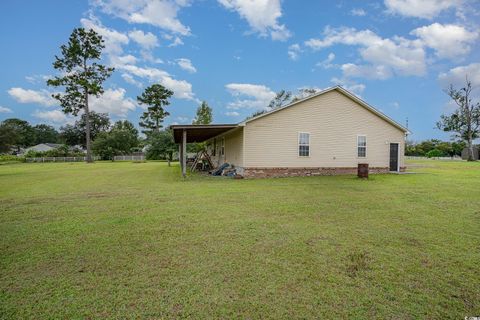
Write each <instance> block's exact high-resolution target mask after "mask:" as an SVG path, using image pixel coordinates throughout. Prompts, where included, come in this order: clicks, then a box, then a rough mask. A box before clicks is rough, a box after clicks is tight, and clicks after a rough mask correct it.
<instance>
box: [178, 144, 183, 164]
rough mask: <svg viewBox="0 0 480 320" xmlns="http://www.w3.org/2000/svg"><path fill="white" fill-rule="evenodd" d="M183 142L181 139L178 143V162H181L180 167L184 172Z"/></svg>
mask: <svg viewBox="0 0 480 320" xmlns="http://www.w3.org/2000/svg"><path fill="white" fill-rule="evenodd" d="M182 159H183V158H182V142H181V141H180V143H179V144H178V162H179V163H180V169H181V170H182V172H183V169H182V165H183V163H182Z"/></svg>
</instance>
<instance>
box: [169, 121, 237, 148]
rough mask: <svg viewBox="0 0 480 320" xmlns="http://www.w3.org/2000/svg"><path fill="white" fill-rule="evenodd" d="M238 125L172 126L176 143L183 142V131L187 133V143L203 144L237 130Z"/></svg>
mask: <svg viewBox="0 0 480 320" xmlns="http://www.w3.org/2000/svg"><path fill="white" fill-rule="evenodd" d="M238 126H239V125H238V124H186V125H183V124H176V125H171V126H170V128H171V129H172V131H173V138H174V140H175V143H181V142H182V133H183V130H186V131H187V143H190V142H203V141H206V140H208V139H210V138H213V137H215V136H218V135H219V134H222V133H224V132H227V131H229V130H232V129H234V128H237V127H238Z"/></svg>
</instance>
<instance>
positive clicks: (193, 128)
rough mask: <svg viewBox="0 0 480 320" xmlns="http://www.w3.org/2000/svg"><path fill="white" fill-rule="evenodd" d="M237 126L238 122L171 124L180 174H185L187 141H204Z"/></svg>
mask: <svg viewBox="0 0 480 320" xmlns="http://www.w3.org/2000/svg"><path fill="white" fill-rule="evenodd" d="M236 127H238V124H187V125H181V124H178V125H171V126H170V129H172V131H173V139H174V141H175V143H177V144H178V158H179V160H180V166H181V168H182V176H183V177H185V175H186V174H187V143H191V142H204V141H207V140H209V139H211V138H213V137H216V136H218V135H220V134H222V133H224V132H227V131H229V130H232V129H234V128H236Z"/></svg>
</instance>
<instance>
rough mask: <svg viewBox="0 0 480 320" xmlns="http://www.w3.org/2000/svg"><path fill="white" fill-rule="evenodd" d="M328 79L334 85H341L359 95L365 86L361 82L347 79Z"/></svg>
mask: <svg viewBox="0 0 480 320" xmlns="http://www.w3.org/2000/svg"><path fill="white" fill-rule="evenodd" d="M330 81H331V82H332V83H334V84H336V85H339V86H342V87H344V88H345V89H347V90H348V91H350V92H352V93H354V94H355V95H357V96H359V97H360V94H361V93H362V92H363V91H364V90H365V88H366V86H365V85H364V84H363V83H356V82H354V81H352V80H349V79H339V78H332V79H330Z"/></svg>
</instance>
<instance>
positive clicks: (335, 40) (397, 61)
mask: <svg viewBox="0 0 480 320" xmlns="http://www.w3.org/2000/svg"><path fill="white" fill-rule="evenodd" d="M336 44H344V45H352V46H359V47H360V48H359V53H360V56H361V57H362V58H363V59H364V60H365V61H367V62H369V63H370V64H371V65H369V69H370V70H375V71H376V72H374V73H372V76H371V77H372V78H373V77H374V76H375V75H377V76H378V77H380V79H386V78H387V76H386V75H389V76H390V75H393V74H398V75H405V76H409V75H415V76H421V75H424V74H425V72H426V61H425V50H424V48H423V43H422V42H421V41H420V40H408V39H405V38H402V37H397V36H395V37H393V38H391V39H390V38H381V37H380V36H378V35H377V34H375V33H374V32H372V31H370V30H361V31H357V30H356V29H354V28H345V27H344V28H338V29H333V28H330V27H326V28H325V31H324V38H323V39H310V40H308V41H306V42H305V45H306V46H307V47H310V48H312V49H314V50H320V49H323V48H327V47H330V46H333V45H336ZM353 66H354V65H347V67H346V69H347V70H349V71H352V73H353V74H357V75H359V74H362V73H364V72H365V71H366V70H367V69H366V67H365V66H362V71H363V72H360V69H359V68H358V67H357V68H355V72H353V71H354V69H353V68H352V67H353ZM349 68H350V69H349ZM379 71H381V72H379Z"/></svg>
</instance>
